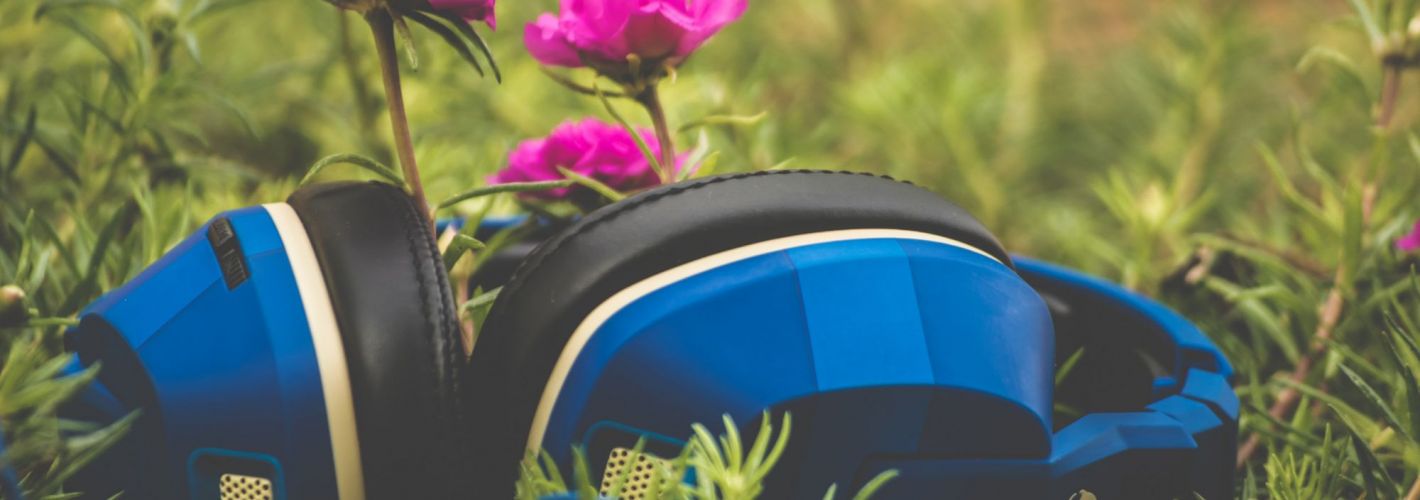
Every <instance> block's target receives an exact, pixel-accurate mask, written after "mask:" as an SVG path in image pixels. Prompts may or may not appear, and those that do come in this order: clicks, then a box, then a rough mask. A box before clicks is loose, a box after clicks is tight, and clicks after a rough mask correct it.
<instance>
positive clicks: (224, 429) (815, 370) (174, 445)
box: [67, 171, 1238, 500]
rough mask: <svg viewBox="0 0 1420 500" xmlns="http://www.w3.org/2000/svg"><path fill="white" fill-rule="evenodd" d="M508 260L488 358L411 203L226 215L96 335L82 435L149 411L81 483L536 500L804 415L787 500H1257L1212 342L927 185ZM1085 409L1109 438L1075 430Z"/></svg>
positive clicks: (308, 200) (653, 197)
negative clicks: (885, 478)
mask: <svg viewBox="0 0 1420 500" xmlns="http://www.w3.org/2000/svg"><path fill="white" fill-rule="evenodd" d="M524 254H525V255H524ZM499 261H502V262H516V263H517V265H516V270H515V271H513V272H511V273H509V272H508V270H507V268H502V269H500V268H499V267H500V266H497V265H494V266H492V267H490V268H485V270H484V271H482V273H483V274H482V275H481V276H479V277H475V279H476V280H483V281H484V284H486V285H498V284H502V286H503V287H504V288H503V292H502V294H501V295H500V298H499V301H498V303H497V304H496V305H495V306H494V308H493V310H492V312H491V313H490V315H489V317H488V320H487V322H486V324H485V325H484V329H483V331H482V332H481V333H480V334H479V337H478V340H477V343H476V344H475V345H474V347H473V354H472V356H471V358H467V359H465V357H464V355H463V347H462V344H461V340H460V332H459V328H458V324H457V314H456V310H455V308H454V304H453V300H452V298H451V297H450V293H449V286H448V278H447V276H446V275H445V274H444V271H443V267H442V265H441V261H440V258H439V254H438V251H437V249H436V247H435V243H434V240H433V237H432V235H430V234H429V232H428V230H427V229H425V226H424V225H423V224H422V223H421V219H420V216H419V213H418V211H417V209H416V208H415V206H414V204H413V203H412V202H411V201H410V199H409V198H408V197H406V196H405V195H404V194H403V193H402V192H401V191H399V190H398V189H396V188H393V187H389V186H386V185H381V184H371V183H363V184H362V183H338V184H325V185H316V186H312V187H307V188H303V189H302V190H300V191H298V192H297V193H295V194H294V195H292V197H291V198H290V199H289V200H287V202H286V203H281V204H271V205H264V206H261V207H253V208H246V209H241V210H235V211H231V212H227V213H224V214H221V215H219V216H217V217H216V218H214V219H213V220H212V221H211V222H209V223H208V224H207V225H206V226H204V228H203V229H202V230H201V231H200V232H199V233H198V234H196V235H194V236H193V237H191V238H190V239H188V240H187V241H185V242H183V243H182V244H180V245H179V246H178V247H177V248H175V249H174V250H172V251H171V252H170V253H168V254H167V255H166V256H164V257H163V258H162V259H161V260H160V261H159V262H157V263H155V264H154V265H153V266H152V267H151V268H149V269H148V270H147V271H145V272H144V273H143V274H142V275H140V276H139V277H137V278H135V279H134V280H132V281H131V282H129V283H128V284H126V285H124V286H123V287H122V288H119V289H117V290H114V291H112V292H110V293H109V294H107V295H105V296H104V297H103V298H101V299H100V300H99V301H97V302H96V303H94V304H93V305H91V306H89V308H88V309H86V310H85V312H84V313H83V314H82V316H81V322H80V324H79V326H77V327H76V328H74V329H73V330H72V331H71V332H70V333H69V336H68V339H67V340H68V343H69V346H70V348H71V349H72V350H74V351H75V352H76V353H77V357H78V360H79V362H78V363H76V365H75V367H76V369H77V368H78V367H81V366H87V365H89V364H92V363H95V362H102V363H103V368H102V369H101V371H100V376H99V384H98V385H97V386H96V387H95V389H94V390H91V391H90V392H89V393H87V394H85V395H84V398H83V400H82V401H79V402H77V403H76V404H75V405H73V406H74V407H73V408H71V409H70V410H69V413H70V416H71V417H72V418H86V419H91V420H95V421H106V420H111V419H114V418H118V417H119V416H122V415H125V414H127V413H129V412H131V411H133V410H138V411H141V412H142V416H141V417H140V418H139V420H138V422H137V424H136V425H135V427H134V429H133V431H132V433H131V434H130V436H129V437H128V438H127V439H126V440H125V441H124V442H123V443H122V444H121V445H120V447H119V448H118V449H116V450H114V451H113V452H112V453H110V454H108V455H107V456H106V457H104V458H103V459H101V463H98V464H95V465H94V466H91V467H89V469H88V471H87V472H85V473H84V475H83V476H82V477H80V478H79V479H77V480H76V481H75V482H76V484H75V485H74V486H75V487H74V488H73V489H75V490H79V491H86V492H89V493H90V494H91V495H93V496H94V497H95V498H102V497H104V496H106V494H109V493H113V492H116V491H120V490H122V491H125V492H127V495H129V496H130V497H134V498H194V499H223V500H225V499H245V498H277V499H285V498H290V499H313V498H344V499H357V500H358V499H363V498H371V499H383V498H508V497H510V496H511V495H512V488H513V482H514V479H515V478H516V474H517V471H518V468H517V464H518V461H519V460H520V459H521V458H522V457H523V456H524V455H525V453H526V452H527V451H528V450H538V449H545V450H547V451H548V452H549V453H550V454H551V455H552V457H553V458H554V459H555V460H556V461H557V462H558V463H560V464H562V465H563V466H564V467H570V463H571V460H572V454H571V449H572V447H573V446H576V445H580V446H582V447H584V449H586V451H587V456H588V457H589V459H590V465H591V468H592V472H593V473H594V474H599V473H603V472H606V471H609V470H612V469H613V468H615V467H620V466H622V465H621V464H624V462H625V460H624V457H625V453H626V450H627V449H629V448H632V447H633V446H634V445H635V444H636V443H637V442H638V441H644V442H645V443H646V444H645V446H646V450H647V451H648V452H650V453H651V454H652V455H660V456H673V455H674V453H675V452H676V451H678V450H679V448H680V447H681V446H682V445H683V444H684V443H683V441H681V438H683V437H685V436H687V435H688V434H689V430H690V425H691V424H692V423H696V422H703V423H706V424H712V423H715V422H719V421H720V416H721V415H722V414H728V415H730V416H731V417H733V418H734V420H735V421H737V422H741V423H743V424H745V425H746V426H755V425H757V419H758V418H760V415H762V414H763V412H765V411H769V412H771V413H779V412H785V411H787V412H791V413H792V414H793V416H794V420H795V425H794V431H793V434H792V436H791V439H790V444H789V448H788V450H787V451H786V453H785V455H784V458H783V459H782V460H781V461H780V465H779V466H778V467H777V468H776V469H775V472H774V473H773V474H772V475H771V477H770V478H769V479H768V483H767V488H768V489H767V490H766V494H765V495H766V498H820V497H821V496H822V494H823V492H824V491H825V490H826V489H827V488H828V486H829V485H830V484H833V483H838V484H839V485H840V486H847V483H855V482H856V483H858V484H861V483H862V482H864V481H866V480H868V479H870V478H872V477H874V476H875V475H877V473H878V472H880V471H883V470H887V469H896V470H898V471H900V472H901V475H900V476H899V477H898V478H897V479H895V480H894V481H892V482H890V483H888V485H887V486H886V487H885V488H884V489H883V490H881V494H880V495H881V497H884V498H920V497H924V496H927V497H936V498H940V497H959V498H980V497H983V496H986V497H992V498H1067V497H1069V496H1070V494H1071V493H1073V492H1075V491H1078V490H1080V489H1087V490H1089V491H1091V492H1093V493H1095V494H1096V495H1098V496H1100V497H1102V498H1131V499H1134V498H1172V497H1174V496H1180V495H1186V494H1188V493H1189V492H1194V491H1196V492H1198V493H1200V494H1203V495H1204V496H1206V497H1208V498H1223V497H1227V496H1230V495H1231V494H1232V474H1233V472H1232V470H1233V469H1232V456H1233V453H1234V451H1235V447H1236V445H1235V440H1236V433H1237V427H1236V426H1237V416H1238V401H1237V398H1236V396H1235V395H1234V394H1233V392H1232V389H1231V386H1230V382H1231V377H1232V369H1231V367H1230V366H1229V364H1228V362H1227V360H1226V359H1225V358H1224V357H1223V356H1222V354H1221V353H1220V352H1219V351H1218V349H1217V348H1216V347H1215V346H1214V345H1213V344H1212V343H1211V342H1209V341H1208V339H1207V337H1206V336H1204V335H1203V334H1202V333H1201V332H1200V331H1199V330H1198V329H1197V328H1195V327H1194V326H1193V325H1192V324H1190V323H1189V322H1187V321H1186V320H1184V319H1183V318H1181V317H1179V316H1178V315H1177V314H1175V313H1173V312H1171V311H1169V310H1168V309H1166V308H1164V307H1163V306H1161V305H1159V304H1157V303H1155V302H1152V301H1150V300H1148V299H1145V298H1143V297H1141V296H1139V295H1136V294H1133V293H1131V292H1128V291H1126V290H1123V289H1121V288H1119V287H1117V286H1115V285H1112V284H1109V283H1106V282H1104V281H1100V280H1098V279H1095V278H1091V277H1087V276H1084V275H1081V274H1078V273H1075V272H1073V271H1069V270H1066V269H1062V268H1059V267H1055V266H1051V265H1049V264H1045V263H1040V262H1036V261H1030V260H1027V259H1020V258H1017V259H1014V260H1013V259H1012V258H1011V256H1010V255H1008V254H1007V253H1006V252H1005V251H1004V249H1003V248H1002V247H1001V245H1000V244H999V243H998V242H997V241H996V239H995V238H994V237H993V236H992V235H991V234H990V233H989V232H987V231H986V230H985V229H984V228H983V227H982V226H981V225H980V224H979V223H978V222H976V221H975V220H974V219H972V218H971V217H970V216H969V215H968V214H967V213H966V212H964V211H963V210H961V209H960V208H958V207H956V206H955V205H953V204H951V203H949V202H946V201H944V200H942V199H940V198H939V197H937V196H936V195H934V194H932V193H930V192H928V191H925V190H922V189H919V188H917V187H914V186H912V185H910V184H906V183H902V182H897V181H893V180H890V179H886V178H881V177H873V176H868V175H861V174H850V173H840V172H818V171H772V172H757V173H749V174H737V175H726V176H717V177H709V178H704V179H698V180H694V181H689V182H684V183H678V184H673V185H669V186H663V187H661V188H657V189H653V190H650V191H647V192H643V193H641V194H638V195H635V196H632V197H630V198H628V199H626V200H624V201H622V202H619V203H617V204H614V205H612V206H609V207H606V208H604V209H601V210H598V211H596V212H593V213H592V214H590V215H588V216H586V217H584V218H582V219H580V220H578V221H576V222H575V223H573V224H571V225H570V226H568V227H565V228H562V229H560V230H559V231H557V232H556V233H555V234H554V235H552V236H551V237H549V238H547V239H546V240H545V241H541V242H540V243H539V244H537V245H536V246H535V247H525V249H524V250H522V251H521V252H519V251H514V252H512V253H511V254H508V255H504V256H501V257H500V259H495V261H494V262H499ZM509 274H511V276H508V275H509ZM490 276H497V277H496V278H490ZM504 276H507V279H506V283H502V280H503V277H504ZM1077 351H1079V352H1082V354H1080V356H1079V361H1078V363H1077V364H1076V368H1075V369H1074V370H1073V371H1072V372H1071V374H1070V375H1069V377H1067V378H1066V379H1065V380H1064V381H1063V382H1062V384H1061V385H1060V386H1059V387H1056V386H1055V381H1054V371H1055V366H1056V364H1057V363H1058V362H1060V361H1061V360H1063V359H1065V358H1066V357H1068V356H1070V355H1072V354H1073V353H1076V352H1077ZM1059 401H1068V402H1069V403H1070V404H1071V405H1072V406H1073V407H1075V408H1076V409H1077V410H1079V411H1081V412H1082V413H1083V416H1081V417H1079V418H1077V419H1075V420H1073V421H1070V422H1062V421H1059V420H1057V419H1056V417H1055V415H1054V406H1055V405H1056V403H1057V402H1059ZM747 428H752V427H747ZM712 429H713V426H712Z"/></svg>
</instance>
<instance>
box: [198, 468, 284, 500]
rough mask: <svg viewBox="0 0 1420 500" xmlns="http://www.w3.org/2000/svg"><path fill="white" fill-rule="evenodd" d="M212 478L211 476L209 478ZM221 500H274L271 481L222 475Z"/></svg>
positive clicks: (239, 475)
mask: <svg viewBox="0 0 1420 500" xmlns="http://www.w3.org/2000/svg"><path fill="white" fill-rule="evenodd" d="M208 477H211V476H208ZM221 486H222V496H221V500H272V499H273V498H274V494H273V493H272V492H271V480H270V479H266V478H261V477H256V476H243V475H241V474H222V479H221Z"/></svg>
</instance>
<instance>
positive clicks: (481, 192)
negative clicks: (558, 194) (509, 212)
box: [438, 179, 576, 210]
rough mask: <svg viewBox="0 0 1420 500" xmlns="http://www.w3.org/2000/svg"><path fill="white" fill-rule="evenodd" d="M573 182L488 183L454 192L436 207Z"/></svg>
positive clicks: (565, 180)
mask: <svg viewBox="0 0 1420 500" xmlns="http://www.w3.org/2000/svg"><path fill="white" fill-rule="evenodd" d="M573 184H576V181H575V180H573V179H562V180H557V181H540V182H508V183H503V184H492V185H488V186H483V187H478V188H474V189H470V190H468V191H464V192H462V193H459V194H456V195H454V196H452V197H450V198H448V199H446V200H444V201H441V202H439V205H438V209H439V210H443V209H445V208H449V207H452V206H454V205H457V204H459V203H463V202H465V201H468V200H472V199H474V198H480V197H483V196H489V195H494V194H499V193H528V192H534V191H546V190H548V189H557V188H564V187H568V186H571V185H573Z"/></svg>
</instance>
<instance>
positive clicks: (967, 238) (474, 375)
mask: <svg viewBox="0 0 1420 500" xmlns="http://www.w3.org/2000/svg"><path fill="white" fill-rule="evenodd" d="M841 229H902V230H912V231H921V232H926V233H930V234H936V235H940V236H945V237H947V238H952V239H955V240H958V241H961V242H963V243H966V244H968V245H971V246H973V247H975V248H977V249H979V250H981V251H983V252H986V253H987V254H990V255H992V256H994V257H995V258H996V259H998V260H1000V261H1001V262H1003V263H1006V265H1008V266H1009V265H1010V257H1009V256H1008V255H1007V254H1006V252H1005V250H1004V249H1003V248H1002V247H1001V244H1000V243H999V242H997V241H996V238H995V237H993V236H992V235H991V234H990V233H989V232H988V231H987V230H986V229H985V228H984V227H983V226H982V225H981V223H979V222H977V221H976V220H975V219H973V218H972V217H971V216H970V215H969V214H967V213H966V211H965V210H962V209H961V208H960V207H957V206H956V205H954V204H952V203H950V202H948V201H946V200H943V199H942V198H941V197H939V196H938V195H936V194H933V193H932V192H929V191H927V190H925V189H921V188H918V187H916V186H913V185H911V184H908V183H904V182H898V181H894V180H892V179H888V178H885V177H876V176H872V175H866V174H855V173H846V172H826V171H769V172H755V173H748V174H736V175H725V176H718V177H709V178H704V179H699V180H695V181H690V182H684V183H678V184H673V185H669V186H663V187H660V188H657V189H653V190H650V191H647V192H643V193H641V194H638V195H636V196H633V197H630V198H628V199H626V200H623V201H621V202H619V203H617V204H615V205H612V206H609V207H606V208H603V209H601V210H599V211H596V212H593V213H592V214H590V215H588V216H587V217H585V218H583V219H582V220H580V221H578V222H577V223H576V224H573V225H572V226H570V227H568V228H567V229H565V230H563V231H562V232H561V233H559V234H558V235H557V236H555V237H553V238H552V239H550V240H548V241H546V242H544V243H543V244H542V245H541V246H539V247H538V249H537V250H535V251H534V252H533V253H532V254H531V255H529V256H528V257H527V258H526V259H525V260H523V263H522V264H521V265H520V267H519V268H518V270H517V271H516V272H515V273H514V274H513V277H512V279H511V280H510V281H509V282H508V284H507V285H506V286H504V289H503V292H502V293H501V295H500V297H499V299H498V302H497V303H496V304H495V305H494V307H493V311H492V312H491V313H490V315H489V318H488V321H487V322H486V323H485V325H484V330H483V332H482V333H481V334H480V336H479V340H478V342H477V345H476V346H475V348H474V353H473V358H472V360H471V362H470V363H471V366H470V369H469V376H470V377H471V378H470V381H476V382H477V383H476V384H475V383H472V382H471V383H469V384H467V385H468V387H469V390H470V391H471V392H472V393H473V396H472V399H471V408H475V409H476V411H474V412H472V413H471V419H470V420H469V423H468V426H469V427H470V428H471V429H472V430H473V433H474V436H475V441H476V446H477V447H478V455H477V458H476V460H477V461H478V462H479V463H478V464H477V466H476V467H474V469H473V470H475V471H477V473H478V474H479V483H478V487H479V489H480V491H485V492H487V493H489V495H490V496H489V498H506V497H509V496H511V492H512V487H513V482H514V481H515V479H516V473H517V462H518V460H519V459H520V458H521V457H522V456H523V449H522V448H523V447H524V446H525V445H526V439H527V436H528V432H529V428H530V426H531V422H532V420H533V414H534V413H535V411H536V408H537V405H538V402H539V399H540V398H541V396H542V391H543V388H544V386H545V385H546V383H547V379H548V377H549V376H550V373H551V371H552V368H553V365H554V364H555V363H556V360H557V358H558V356H559V355H560V354H561V352H562V349H563V346H564V345H565V344H566V342H567V340H568V338H569V337H570V336H571V334H572V332H573V330H574V329H576V328H577V325H578V324H580V323H581V321H582V320H583V318H584V317H586V316H587V314H589V313H590V312H591V311H592V309H594V308H595V307H597V305H599V304H600V303H602V302H603V301H604V300H606V299H607V298H608V297H610V296H611V295H613V294H615V293H617V292H618V291H620V290H622V289H624V288H626V287H628V286H630V285H632V284H634V283H636V282H638V281H641V280H643V279H645V278H648V277H650V276H652V275H655V274H657V273H659V272H661V271H665V270H668V269H670V268H672V267H675V266H677V265H680V264H684V263H686V262H690V261H692V260H695V259H698V258H701V257H705V256H709V255H712V254H716V253H719V252H723V251H726V250H731V249H734V248H738V247H742V246H745V245H749V244H753V243H758V242H762V241H766V240H772V239H776V238H782V237H786V236H793V235H798V234H807V233H815V232H822V231H832V230H841ZM687 430H688V429H687Z"/></svg>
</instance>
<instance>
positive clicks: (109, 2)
mask: <svg viewBox="0 0 1420 500" xmlns="http://www.w3.org/2000/svg"><path fill="white" fill-rule="evenodd" d="M81 7H98V8H102V9H105V10H109V11H112V12H115V13H118V14H119V15H120V16H122V17H123V21H124V24H125V25H126V26H127V27H128V32H129V35H130V36H131V37H133V45H134V47H136V48H137V50H138V63H139V65H140V66H143V67H146V66H147V65H148V62H149V61H150V60H152V53H153V44H152V41H151V40H149V38H148V37H149V34H148V29H147V28H146V27H145V26H144V25H143V21H141V20H139V18H138V13H136V12H134V11H133V9H130V8H129V7H128V6H127V5H124V4H123V3H121V2H118V1H117V0H48V1H46V2H44V3H43V4H41V5H40V6H39V8H38V9H35V14H34V19H35V20H39V19H41V18H43V17H45V15H47V14H49V13H50V12H53V11H58V10H64V9H73V8H81ZM100 50H103V49H100Z"/></svg>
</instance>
